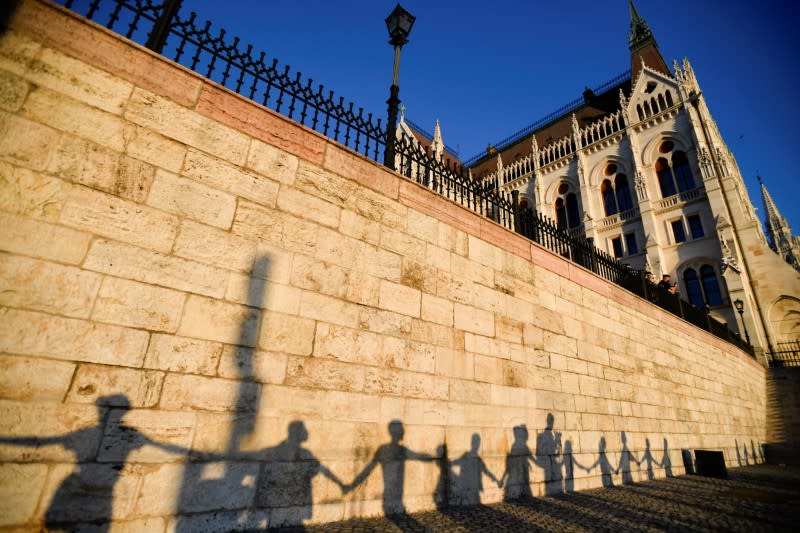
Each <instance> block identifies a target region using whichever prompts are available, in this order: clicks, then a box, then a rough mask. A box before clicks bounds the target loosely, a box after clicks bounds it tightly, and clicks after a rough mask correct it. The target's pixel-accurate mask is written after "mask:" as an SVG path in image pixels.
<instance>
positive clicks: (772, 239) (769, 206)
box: [758, 176, 800, 270]
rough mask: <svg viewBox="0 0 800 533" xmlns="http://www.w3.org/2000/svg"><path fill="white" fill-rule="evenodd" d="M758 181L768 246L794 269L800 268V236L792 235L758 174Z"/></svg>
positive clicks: (790, 229)
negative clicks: (764, 212)
mask: <svg viewBox="0 0 800 533" xmlns="http://www.w3.org/2000/svg"><path fill="white" fill-rule="evenodd" d="M758 183H759V185H761V199H762V200H763V202H764V211H766V215H765V217H766V218H765V220H764V224H765V225H766V226H767V237H768V239H769V247H770V248H772V249H773V250H774V251H775V252H776V253H777V254H778V255H780V256H781V257H782V258H783V259H784V261H786V262H787V263H789V264H790V265H792V267H794V268H795V269H796V270H800V237H795V236H793V235H792V228H790V227H789V223H788V222H786V219H785V218H783V217H782V216H781V214H780V212H779V211H778V208H777V207H776V206H775V202H774V201H773V200H772V196H770V194H769V191H767V186H766V185H764V182H763V181H762V180H761V176H758Z"/></svg>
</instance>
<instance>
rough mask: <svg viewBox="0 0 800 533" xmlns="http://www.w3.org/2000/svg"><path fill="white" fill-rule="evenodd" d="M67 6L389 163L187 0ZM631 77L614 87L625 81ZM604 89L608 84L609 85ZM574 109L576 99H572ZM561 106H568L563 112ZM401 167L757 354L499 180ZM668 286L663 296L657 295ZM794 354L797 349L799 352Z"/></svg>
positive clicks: (416, 151)
mask: <svg viewBox="0 0 800 533" xmlns="http://www.w3.org/2000/svg"><path fill="white" fill-rule="evenodd" d="M61 2H62V3H63V5H64V6H65V7H67V8H69V9H72V10H73V11H75V12H76V13H78V14H80V15H82V16H84V17H86V18H88V19H90V20H93V21H95V22H97V23H99V24H102V25H104V26H105V27H106V28H108V29H110V30H113V31H116V32H118V33H120V34H122V35H124V36H125V37H127V38H129V39H131V40H133V41H135V42H138V43H140V44H143V45H145V46H147V47H148V48H150V49H152V50H154V51H156V52H159V53H161V54H163V55H164V56H165V57H167V58H169V59H172V60H173V61H175V62H176V63H179V64H181V65H184V66H186V67H188V68H190V69H192V70H193V71H195V72H197V73H199V74H201V75H203V76H205V77H206V78H208V79H210V80H212V81H215V82H217V83H219V84H221V85H223V86H225V87H228V88H229V89H232V90H234V91H236V92H237V93H239V94H241V95H242V96H245V97H247V98H249V99H251V100H254V101H256V102H258V103H260V104H262V105H264V106H265V107H268V108H270V109H273V110H274V111H276V112H278V113H281V114H283V115H285V116H287V117H289V118H290V119H293V120H295V121H296V122H299V123H300V124H303V125H305V126H309V127H311V128H312V129H314V130H316V131H318V132H320V133H321V134H323V135H325V136H326V137H328V138H329V139H331V140H333V141H335V142H338V143H340V144H343V145H344V146H347V147H348V148H351V149H353V150H355V151H356V152H359V153H361V154H363V155H364V156H366V157H369V158H371V159H373V160H375V161H378V162H383V155H384V151H385V148H386V131H385V128H384V127H383V126H382V125H381V120H380V119H378V120H373V117H372V114H371V113H367V114H366V116H365V115H364V111H363V109H362V108H358V111H357V112H356V111H354V104H353V103H352V102H349V103H347V104H345V101H344V98H342V97H339V98H338V99H337V98H336V97H335V96H334V94H333V91H327V92H326V91H325V90H324V87H323V86H322V85H319V86H318V87H316V88H315V87H314V83H313V81H312V79H311V78H308V79H303V76H302V74H301V73H300V72H296V73H294V74H292V73H291V69H290V67H289V66H288V65H286V66H280V65H279V63H278V60H277V59H272V61H271V62H268V61H267V57H266V54H265V53H264V52H260V53H256V52H254V50H253V46H252V45H247V46H246V47H243V46H242V45H240V43H239V38H238V37H234V38H233V39H230V38H228V37H227V35H226V32H225V30H218V31H217V30H213V31H212V25H211V22H209V21H206V22H204V23H199V22H198V20H197V15H196V14H195V13H190V14H189V15H188V16H186V15H184V14H182V13H180V6H181V2H182V0H163V1H161V2H159V1H154V0H61ZM627 75H629V74H628V73H623V74H622V75H620V76H618V77H617V78H615V79H614V80H611V81H610V82H608V84H606V85H608V86H609V87H610V86H613V84H616V83H620V82H621V81H624V79H627V78H626V77H625V76H627ZM603 87H604V88H607V87H606V86H605V85H604V86H603ZM570 105H576V104H575V103H571V104H570ZM559 112H562V110H559ZM395 153H396V156H395V166H396V168H397V170H398V172H400V173H401V174H402V175H403V176H405V177H406V178H408V179H410V180H413V181H415V182H417V183H419V184H420V185H423V186H424V187H427V188H429V189H431V190H433V191H435V192H436V193H438V194H440V195H442V196H445V197H446V198H449V199H450V200H452V201H453V202H456V203H458V204H460V205H462V206H464V207H466V208H468V209H470V210H472V211H474V212H475V213H478V214H479V215H481V216H484V217H487V218H489V219H491V220H493V221H495V222H497V223H498V224H500V225H502V226H504V227H506V228H508V229H509V230H511V231H515V232H517V233H519V234H521V235H523V236H525V237H527V238H528V239H530V240H532V241H533V242H536V243H538V244H540V245H541V246H543V247H545V248H547V249H548V250H551V251H553V252H555V253H557V254H559V255H561V256H562V257H564V258H566V259H568V260H570V261H573V262H575V263H577V264H579V265H581V266H583V267H585V268H587V269H588V270H590V271H592V272H594V273H595V274H597V275H599V276H601V277H603V278H605V279H607V280H609V281H611V282H613V283H616V284H618V285H620V286H621V287H624V288H626V289H628V290H630V291H631V292H634V293H636V294H638V295H639V296H642V297H644V298H646V299H648V300H650V301H652V302H653V303H656V304H657V305H660V306H661V307H663V308H664V309H666V310H668V311H670V312H672V313H674V314H676V315H678V316H681V317H683V318H685V319H686V320H688V321H689V322H691V323H693V324H695V325H697V326H698V327H701V328H703V329H705V330H707V331H710V332H712V333H713V334H715V335H717V336H718V337H721V338H723V339H726V340H728V341H729V342H731V343H733V344H736V345H737V346H739V347H741V348H742V349H744V350H745V351H747V352H749V353H750V354H751V355H752V354H753V349H752V347H751V346H750V345H749V344H747V343H746V342H744V341H743V340H742V339H741V338H740V337H739V336H738V335H737V334H735V333H732V332H731V331H730V330H729V329H728V328H727V326H726V325H725V324H722V323H720V322H718V321H716V320H715V319H713V318H712V317H710V316H709V315H707V314H705V313H703V312H702V311H701V310H697V309H694V308H692V306H691V305H690V304H688V303H687V302H685V301H682V300H680V299H679V298H677V297H676V296H674V295H671V294H669V293H667V292H666V291H662V290H661V289H658V288H656V287H654V286H653V287H651V286H649V285H648V284H647V283H645V281H644V279H643V278H642V276H641V275H640V273H638V272H635V271H632V270H630V269H629V268H627V267H626V266H625V265H623V264H622V263H620V262H619V261H618V260H616V259H615V258H613V257H611V256H610V255H609V254H607V253H605V252H602V251H600V250H598V249H597V248H595V247H594V246H593V244H592V242H591V241H589V240H588V239H587V238H586V237H585V236H584V235H583V234H582V233H580V232H573V231H570V230H567V229H564V228H561V227H559V226H558V225H557V224H556V223H555V222H553V221H552V220H550V219H548V218H547V217H545V216H543V215H542V214H541V213H535V212H534V211H532V210H531V209H528V208H525V209H523V208H521V207H520V205H519V202H518V197H517V194H515V193H512V195H511V197H510V198H509V195H507V194H505V193H503V192H502V191H498V190H495V189H494V188H493V187H491V185H489V184H484V183H482V182H481V181H479V180H473V179H471V177H470V176H469V174H468V173H467V171H466V170H465V167H464V166H461V165H456V164H447V163H444V162H442V161H439V160H437V159H435V158H434V157H431V155H430V154H428V153H427V151H426V150H425V149H423V148H422V147H421V146H420V145H419V144H418V143H417V142H415V141H414V140H413V139H410V138H404V137H401V138H399V139H396V141H395ZM659 291H660V292H659ZM793 353H795V355H796V353H797V352H796V350H795V351H794V352H793Z"/></svg>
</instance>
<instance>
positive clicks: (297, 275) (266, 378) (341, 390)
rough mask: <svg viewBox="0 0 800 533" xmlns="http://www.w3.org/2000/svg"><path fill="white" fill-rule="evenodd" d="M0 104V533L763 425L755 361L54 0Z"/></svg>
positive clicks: (427, 500) (751, 437)
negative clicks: (1, 530)
mask: <svg viewBox="0 0 800 533" xmlns="http://www.w3.org/2000/svg"><path fill="white" fill-rule="evenodd" d="M0 109H2V112H1V113H0V218H1V219H2V220H1V221H0V227H2V230H0V249H2V252H0V272H1V273H2V274H1V275H0V305H2V308H0V315H2V316H0V354H2V355H0V367H2V371H0V461H1V462H2V464H0V528H2V527H8V528H13V529H14V531H25V530H30V531H38V529H39V527H40V526H41V525H42V524H43V523H44V524H46V525H48V526H54V525H57V524H59V523H70V522H93V523H96V524H102V523H105V522H108V521H109V520H113V521H114V527H115V528H116V529H117V530H120V531H206V530H208V531H210V530H225V531H227V530H231V529H237V528H247V527H260V526H264V525H268V524H269V525H279V524H289V523H292V524H297V523H301V522H304V521H318V522H319V521H329V520H335V519H340V518H343V517H348V516H354V515H374V514H380V513H382V512H384V511H392V512H396V511H400V510H402V509H403V508H405V509H407V510H418V509H425V508H431V507H433V506H434V505H437V503H438V504H441V503H443V502H449V503H477V502H479V501H483V502H491V501H498V500H501V499H503V498H504V497H506V498H515V497H521V496H525V495H526V494H530V495H532V496H539V495H542V494H546V493H547V494H552V493H558V492H562V491H571V490H579V489H583V488H588V487H595V486H600V485H601V484H606V485H608V484H615V485H618V484H621V483H629V482H636V481H640V480H644V479H647V478H648V477H650V476H656V477H661V476H665V475H678V474H682V473H684V467H683V463H682V459H681V457H682V450H691V449H694V448H712V449H721V450H724V451H725V454H726V459H727V461H728V463H729V464H736V454H737V450H738V449H739V446H740V445H741V443H748V447H749V448H751V449H752V448H753V447H756V446H758V444H760V443H761V442H763V441H764V436H765V405H766V395H765V378H764V370H763V368H762V367H760V366H759V365H758V364H757V363H756V362H755V361H754V360H752V359H751V358H750V357H749V356H747V355H746V354H745V353H743V352H741V351H739V350H737V349H736V348H734V347H733V346H731V345H729V344H727V343H725V342H723V341H721V340H719V339H717V338H715V337H713V336H711V335H709V334H707V333H705V332H703V331H700V330H698V329H696V328H694V327H693V326H691V325H689V324H688V323H686V322H683V321H682V320H680V319H679V318H677V317H674V316H672V315H669V314H666V313H665V312H663V311H662V310H661V309H659V308H657V307H654V306H652V305H651V304H649V303H648V302H646V301H643V300H641V299H639V298H637V297H635V296H633V295H631V294H629V293H626V292H625V291H623V290H622V289H620V288H618V287H616V286H614V285H611V284H609V283H607V282H605V281H604V280H602V279H600V278H598V277H596V276H594V275H593V274H591V273H589V272H587V271H585V270H583V269H582V268H580V267H578V266H576V265H573V264H570V263H568V262H566V261H564V260H563V259H561V258H560V257H558V256H555V255H553V254H551V253H549V252H547V251H545V250H543V249H541V248H539V247H538V246H536V245H533V244H531V243H530V242H529V241H527V240H525V239H523V238H521V237H519V236H517V235H515V234H513V233H510V232H508V231H506V230H505V229H503V228H502V227H500V226H498V225H496V224H494V223H493V222H491V221H488V220H485V219H482V218H480V217H478V216H476V215H474V214H473V213H471V212H470V211H468V210H465V209H463V208H461V207H459V206H457V205H454V204H453V203H451V202H449V201H447V200H445V199H443V198H441V197H438V196H437V195H435V194H434V193H432V192H431V191H429V190H426V189H424V188H422V187H420V186H418V185H416V184H414V183H410V182H408V181H406V180H404V179H403V178H401V177H399V176H397V175H395V174H393V173H391V172H388V171H387V170H386V169H384V168H382V167H380V166H378V165H376V164H374V163H372V162H371V161H368V160H366V159H364V158H362V157H360V156H358V155H356V154H354V153H352V152H349V151H348V150H346V149H343V148H341V147H340V146H338V145H336V144H334V143H331V142H328V141H327V140H326V139H325V138H323V137H321V136H320V135H317V134H316V133H314V132H312V131H309V130H307V129H304V128H302V127H299V126H297V125H296V124H294V123H292V122H291V121H288V120H286V119H284V118H282V117H280V116H278V115H276V114H274V113H272V112H270V111H268V110H265V109H263V108H261V107H260V106H258V105H255V104H253V103H251V102H249V101H247V100H245V99H243V98H240V97H239V96H237V95H235V94H232V93H230V92H229V91H227V90H225V89H223V88H220V87H218V86H216V85H214V84H213V83H209V82H206V81H204V80H203V79H202V78H200V77H198V76H196V75H194V74H192V73H190V72H188V71H186V70H185V69H183V68H181V67H178V66H176V65H173V64H171V63H170V62H168V61H165V60H163V59H162V58H160V57H159V56H156V55H154V54H152V53H150V52H149V51H147V50H144V49H142V48H140V47H138V46H136V45H133V44H131V43H128V42H126V41H124V40H123V39H121V38H119V37H117V36H115V35H113V34H110V33H108V32H107V31H105V30H103V29H102V28H98V27H95V26H93V25H91V24H88V23H86V22H84V21H82V20H80V19H77V18H75V17H73V16H72V15H70V14H69V13H67V12H65V11H63V10H62V9H60V8H58V7H55V6H52V5H50V4H47V3H42V2H40V1H39V0H27V1H25V2H24V3H23V5H22V8H21V10H20V12H18V14H17V16H16V18H15V19H14V20H13V21H12V23H11V30H10V31H9V32H7V33H5V34H4V35H3V36H2V40H1V41H0ZM749 443H753V444H749ZM483 471H489V472H491V473H492V476H494V478H496V479H497V480H498V481H499V482H500V483H495V481H494V480H493V479H492V477H491V476H489V475H488V474H485V473H484V474H483V476H482V474H481V472H483ZM481 479H482V481H481ZM354 480H355V481H357V483H356V485H357V486H351V482H352V481H354ZM499 484H501V485H502V488H500V487H498V485H499ZM343 489H344V491H345V492H347V493H346V494H343V493H342V492H343Z"/></svg>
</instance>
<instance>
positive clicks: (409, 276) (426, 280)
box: [400, 259, 436, 294]
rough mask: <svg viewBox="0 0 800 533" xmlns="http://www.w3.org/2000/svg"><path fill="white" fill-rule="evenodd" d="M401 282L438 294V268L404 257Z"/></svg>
mask: <svg viewBox="0 0 800 533" xmlns="http://www.w3.org/2000/svg"><path fill="white" fill-rule="evenodd" d="M400 283H402V284H403V285H407V286H409V287H412V288H414V289H418V290H420V291H423V292H427V293H428V294H436V269H435V268H434V267H432V266H429V265H425V264H421V263H416V262H414V261H409V260H406V259H404V260H403V270H402V277H401V278H400Z"/></svg>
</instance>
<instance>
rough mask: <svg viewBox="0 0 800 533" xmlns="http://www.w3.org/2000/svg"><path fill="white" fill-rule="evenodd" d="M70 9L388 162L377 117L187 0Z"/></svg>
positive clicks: (101, 2) (71, 3)
mask: <svg viewBox="0 0 800 533" xmlns="http://www.w3.org/2000/svg"><path fill="white" fill-rule="evenodd" d="M61 1H62V3H63V4H64V6H65V7H67V8H69V9H72V10H73V11H75V12H76V13H78V14H80V15H82V16H84V17H86V18H88V19H90V20H93V21H95V22H97V23H98V24H101V25H103V26H105V27H106V28H108V29H110V30H113V31H116V32H117V33H120V34H121V35H124V36H125V37H127V38H128V39H131V40H133V41H135V42H138V43H139V44H143V45H145V46H147V47H148V48H150V49H152V50H154V51H156V52H159V53H161V54H162V55H164V56H165V57H167V58H169V59H171V60H173V61H175V62H176V63H179V64H181V65H183V66H185V67H188V68H190V69H191V70H193V71H195V72H197V73H198V74H201V75H202V76H205V77H206V78H208V79H210V80H212V81H215V82H217V83H219V84H220V85H223V86H225V87H227V88H228V89H231V90H233V91H236V92H237V93H239V94H241V95H242V96H245V97H247V98H249V99H251V100H253V101H255V102H258V103H260V104H262V105H264V106H265V107H268V108H270V109H272V110H274V111H276V112H278V113H281V114H282V115H285V116H287V117H289V118H290V119H292V120H294V121H296V122H299V123H300V124H303V125H304V126H308V127H310V128H312V129H314V130H316V131H318V132H320V133H321V134H323V135H325V136H326V137H328V138H330V139H332V140H334V141H336V142H338V143H340V144H343V145H345V146H347V147H348V148H350V149H352V150H355V151H356V152H358V153H361V154H363V155H364V156H366V157H369V158H371V159H373V160H375V161H378V162H381V161H383V151H384V148H385V145H386V141H385V135H386V132H385V128H384V127H383V126H382V124H381V119H380V118H378V119H375V120H373V116H372V113H366V114H365V113H364V109H363V108H360V107H356V106H355V104H354V103H353V102H345V99H344V98H343V97H336V96H335V95H334V93H333V91H331V90H326V89H325V87H324V86H323V85H321V84H320V85H315V84H314V81H313V80H312V79H311V78H304V77H303V74H302V73H301V72H299V71H298V72H293V71H292V69H291V67H290V66H289V65H281V64H280V63H279V62H278V60H277V59H275V58H271V59H270V58H268V57H267V55H266V53H265V52H256V51H255V50H254V49H253V45H250V44H248V45H245V44H244V43H240V39H239V37H233V38H231V37H229V36H228V35H227V32H226V31H225V30H224V29H219V30H217V29H215V28H213V27H212V24H211V22H210V21H204V22H201V21H199V20H198V17H197V14H196V13H194V12H192V13H190V14H189V15H188V16H187V15H186V14H184V13H181V11H180V6H181V0H163V1H160V2H159V1H157V0H92V1H87V0H83V1H82V0H61Z"/></svg>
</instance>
